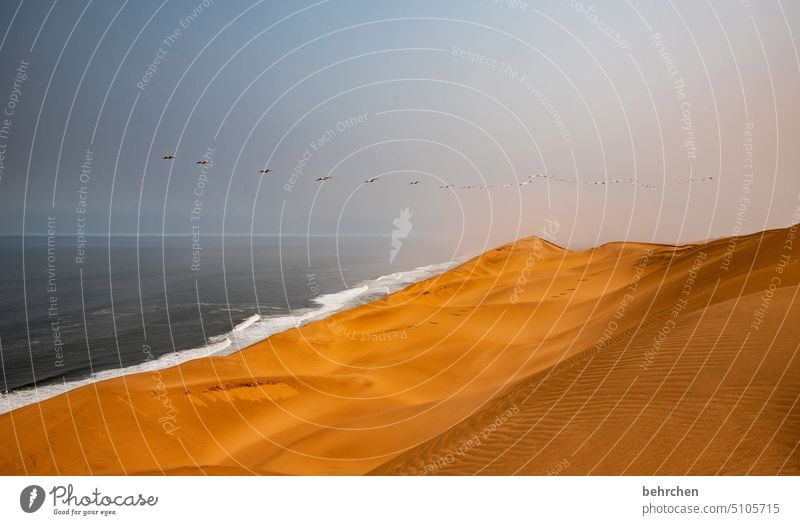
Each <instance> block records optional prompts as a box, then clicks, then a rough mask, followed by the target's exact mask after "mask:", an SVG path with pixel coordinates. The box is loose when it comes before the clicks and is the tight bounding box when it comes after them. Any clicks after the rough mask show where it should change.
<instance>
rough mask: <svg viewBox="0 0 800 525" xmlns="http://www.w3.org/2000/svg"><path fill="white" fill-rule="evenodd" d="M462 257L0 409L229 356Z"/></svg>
mask: <svg viewBox="0 0 800 525" xmlns="http://www.w3.org/2000/svg"><path fill="white" fill-rule="evenodd" d="M460 261H461V259H460V260H458V261H452V262H447V263H442V264H434V265H430V266H422V267H419V268H414V269H413V270H408V271H405V272H396V273H392V274H389V275H384V276H381V277H378V278H377V279H372V280H368V281H364V282H363V283H361V284H360V285H359V286H356V287H354V288H348V289H346V290H342V291H340V292H333V293H329V294H323V295H320V296H317V297H315V298H313V299H312V302H313V303H314V304H316V305H317V306H315V307H312V308H305V309H300V310H295V311H294V312H292V313H291V314H289V315H276V316H265V317H262V316H261V315H259V314H254V315H252V316H250V317H248V318H247V319H245V320H243V321H241V322H240V323H239V324H237V325H236V326H234V327H233V329H231V331H230V332H228V333H226V334H222V335H218V336H214V337H211V338H209V339H208V344H207V345H204V346H202V347H199V348H191V349H188V350H180V351H178V352H173V353H170V354H165V355H162V356H160V357H158V358H154V359H151V360H149V361H144V362H142V363H139V364H136V365H132V366H129V367H125V368H115V369H111V370H103V371H101V372H97V373H95V374H92V375H91V376H89V377H86V378H84V379H79V380H74V381H69V382H63V383H56V384H52V385H44V386H39V387H30V388H21V389H17V390H12V391H11V392H8V393H6V394H0V414H2V413H5V412H10V411H11V410H14V409H16V408H19V407H22V406H25V405H29V404H31V403H37V402H39V401H43V400H45V399H48V398H51V397H54V396H57V395H59V394H62V393H64V392H68V391H70V390H73V389H75V388H78V387H81V386H84V385H88V384H92V383H95V382H97V381H102V380H104V379H111V378H114V377H120V376H125V375H129V374H136V373H139V372H147V371H153V370H160V369H163V368H169V367H172V366H176V365H179V364H181V363H185V362H186V361H190V360H192V359H199V358H202V357H208V356H214V355H229V354H232V353H234V352H237V351H239V350H241V349H243V348H246V347H248V346H250V345H252V344H254V343H257V342H259V341H262V340H264V339H266V338H267V337H269V336H271V335H272V334H276V333H278V332H283V331H284V330H288V329H290V328H296V327H298V326H302V325H304V324H306V323H309V322H311V321H317V320H319V319H324V318H325V317H327V316H329V315H331V314H334V313H336V312H338V311H341V310H345V309H348V308H352V307H354V306H357V305H359V304H361V303H363V302H365V301H368V300H372V299H376V298H378V297H381V296H385V295H388V294H390V293H392V292H395V291H397V290H399V289H401V288H404V287H406V286H407V285H409V284H411V283H414V282H417V281H421V280H423V279H427V278H428V277H433V276H434V275H436V274H439V273H442V272H444V271H446V270H447V269H449V268H451V267H453V266H455V265H456V264H458V262H460Z"/></svg>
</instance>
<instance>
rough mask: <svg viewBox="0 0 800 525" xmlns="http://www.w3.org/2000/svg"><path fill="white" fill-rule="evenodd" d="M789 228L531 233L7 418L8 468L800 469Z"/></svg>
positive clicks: (2, 441)
mask: <svg viewBox="0 0 800 525" xmlns="http://www.w3.org/2000/svg"><path fill="white" fill-rule="evenodd" d="M796 229H797V226H796V225H795V226H792V227H790V228H785V229H780V230H771V231H768V232H763V233H760V234H753V235H749V236H741V237H738V238H737V242H736V245H735V247H734V248H733V252H732V253H731V252H730V245H729V242H728V241H729V239H727V238H724V239H718V240H713V241H709V242H706V243H702V244H691V245H683V246H664V245H653V244H645V243H608V244H604V245H603V246H600V247H597V248H594V249H590V250H586V251H570V250H566V249H563V248H560V247H558V246H556V245H554V244H552V243H550V242H548V241H546V240H543V239H540V238H537V237H531V238H528V239H523V240H520V241H517V242H515V243H512V244H507V245H504V246H501V247H499V248H495V249H492V250H489V251H487V252H485V253H483V254H481V255H479V256H477V257H475V258H472V259H470V260H468V261H466V262H463V263H462V264H459V265H458V266H456V267H454V268H451V269H449V270H448V271H446V272H444V273H441V274H438V275H436V276H435V277H431V278H428V279H424V280H420V281H418V282H415V283H414V284H411V285H409V286H407V287H405V288H403V289H402V290H399V291H397V292H395V293H392V294H390V295H387V296H385V297H382V298H380V299H377V300H374V301H372V302H370V303H367V304H363V305H361V306H357V307H355V308H350V309H345V310H341V311H337V312H335V313H332V314H331V315H330V316H328V317H326V318H325V319H321V320H315V321H311V322H308V323H307V324H305V325H303V326H302V327H299V328H292V329H289V330H286V331H283V332H279V333H276V334H273V335H272V336H270V337H269V338H267V339H265V340H263V341H261V342H259V343H256V344H254V345H251V346H248V347H247V348H244V349H242V350H241V351H238V352H235V353H232V354H230V355H225V356H216V357H210V358H207V359H195V360H191V361H187V362H185V363H183V364H180V365H178V366H174V367H171V368H167V369H163V370H160V371H159V372H158V373H157V374H132V375H129V376H123V377H118V378H114V379H109V380H106V381H102V382H98V383H95V384H94V385H93V386H92V387H86V388H80V389H76V390H73V391H70V392H69V393H67V394H65V395H60V396H56V397H54V398H50V399H48V400H46V401H43V402H40V403H37V404H36V405H28V406H25V407H22V408H20V409H17V410H14V411H12V412H10V413H7V414H2V415H0V474H22V473H25V474H98V475H103V474H134V473H135V474H158V473H169V472H173V473H174V472H180V473H182V474H198V475H200V474H229V475H231V474H305V475H309V474H314V475H316V474H325V475H337V474H346V475H362V474H383V475H385V474H412V475H436V474H509V473H520V474H547V473H552V472H558V473H561V472H562V471H563V472H566V473H568V474H572V475H577V474H629V475H648V474H650V475H652V474H656V473H657V474H664V475H682V474H687V473H691V474H709V473H718V474H719V473H722V474H742V473H755V474H774V473H789V474H793V473H794V474H796V473H800V457H798V456H797V454H796V452H797V451H796V449H795V448H793V445H794V443H795V442H796V441H792V440H793V437H792V436H794V438H796V430H797V428H796V425H795V424H794V423H792V424H784V422H786V421H796V418H797V416H798V415H800V414H798V411H797V408H796V407H797V400H798V399H800V383H798V382H797V381H796V380H794V378H797V377H800V356H798V355H797V353H796V352H794V349H795V346H796V341H797V340H800V323H797V322H793V321H794V320H796V319H800V302H798V301H797V300H796V299H797V297H798V295H799V294H800V245H795V244H794V242H793V241H794V238H795V233H796ZM725 261H727V262H726V266H725V269H724V270H723V266H722V264H723V262H725ZM776 265H779V266H777V267H779V268H780V283H779V285H775V284H774V275H775V274H776V272H777V270H776V268H777V267H776ZM771 287H772V288H775V290H771ZM765 291H769V292H770V295H769V303H768V305H767V306H768V308H767V309H766V310H765V311H763V312H762V310H764V308H763V305H764V294H765ZM759 308H761V310H759ZM754 312H757V313H758V315H759V325H758V328H757V329H753V328H752V320H753V316H754ZM762 313H763V315H762ZM787 320H788V321H789V322H786V321H787ZM395 334H398V336H397V337H395ZM598 337H601V339H598ZM765 349H767V350H768V351H765ZM709 405H711V406H713V410H706V409H705V407H706V406H709ZM756 422H758V424H755V423H756ZM739 428H746V429H748V431H747V432H746V433H745V434H742V433H741V432H736V431H734V430H735V429H739ZM87 443H91V447H89V448H87V447H86V444H87ZM787 443H788V445H787ZM18 444H21V445H18ZM18 446H19V447H20V448H17V447H18ZM442 458H444V459H442Z"/></svg>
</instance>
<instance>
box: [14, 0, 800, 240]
mask: <svg viewBox="0 0 800 525" xmlns="http://www.w3.org/2000/svg"><path fill="white" fill-rule="evenodd" d="M0 24H1V25H0V36H2V38H3V40H2V48H0V69H1V71H0V104H2V106H3V108H4V110H5V111H10V112H11V113H12V115H8V113H5V115H3V118H5V119H7V120H6V121H5V122H3V125H4V130H3V132H2V133H0V154H2V155H3V159H2V166H0V167H2V170H0V176H2V180H0V221H2V227H1V228H0V231H2V232H6V233H20V232H22V231H23V228H24V231H25V232H42V231H45V230H46V229H47V217H51V216H52V217H55V218H56V220H55V225H56V230H57V232H58V233H59V234H63V235H76V234H77V232H78V231H79V228H82V227H84V226H85V228H86V229H87V231H89V232H92V233H105V232H107V231H109V230H110V231H112V232H125V233H135V232H137V231H139V232H149V233H153V232H155V233H160V232H162V231H163V232H168V233H191V232H192V227H195V232H200V233H201V234H209V233H219V232H225V233H244V234H249V233H250V232H251V231H252V232H254V233H257V234H265V233H277V232H279V231H282V232H290V233H297V234H305V233H306V232H307V231H310V232H311V233H340V234H361V233H369V234H382V235H388V234H390V233H391V231H392V229H393V228H394V226H393V220H394V219H395V218H396V217H398V216H399V215H400V210H401V209H403V208H405V207H408V208H409V210H410V211H411V213H412V215H411V219H410V221H411V223H412V224H413V228H412V230H411V237H410V238H413V236H422V235H432V236H439V237H441V238H442V239H443V241H442V242H445V243H452V244H455V243H459V242H461V243H462V246H466V247H480V246H482V245H484V244H486V243H488V244H498V243H500V242H503V241H507V240H511V239H514V238H517V237H522V236H527V235H531V234H536V233H538V232H539V231H540V229H541V228H542V227H543V226H544V225H546V224H548V223H547V222H546V221H548V220H549V221H557V222H558V224H559V228H558V233H557V241H558V242H559V244H567V245H570V246H574V247H584V246H588V245H593V244H598V243H602V242H606V241H611V240H622V239H632V240H643V241H650V240H655V241H659V242H679V241H692V240H698V239H705V238H708V237H718V236H723V235H731V234H733V233H735V232H736V231H739V230H741V231H742V232H753V231H758V230H763V229H766V228H772V227H781V226H786V225H789V224H790V223H792V222H793V212H794V210H795V208H796V206H798V204H800V175H798V165H800V61H799V60H798V51H797V49H796V48H795V45H794V44H795V43H796V42H800V4H798V3H797V2H787V1H777V0H775V1H758V0H750V1H746V0H745V1H741V2H740V1H727V0H726V1H721V0H715V1H700V0H685V1H663V2H661V1H658V2H657V1H630V2H623V1H615V2H600V1H596V2H590V1H587V2H583V3H578V2H571V1H569V0H559V1H546V2H536V1H533V0H529V1H528V2H519V1H516V0H506V1H500V0H498V1H493V0H488V1H487V0H471V1H455V0H453V1H435V2H431V1H428V0H424V1H403V2H379V1H375V0H367V1H350V0H330V1H320V2H316V3H314V2H305V1H291V2H276V1H253V0H245V1H228V0H226V1H224V2H223V1H221V0H216V1H213V2H208V1H207V2H205V3H203V2H199V1H197V0H190V1H166V2H162V1H142V0H136V1H128V2H124V1H109V0H104V1H94V2H83V1H78V0H61V1H57V2H55V3H54V4H51V3H48V2H37V1H24V0H23V1H22V2H18V1H15V0H8V1H3V2H0ZM89 152H90V153H89ZM168 153H172V154H174V155H175V156H176V157H177V158H176V159H175V160H174V161H165V160H162V159H161V157H162V156H164V155H165V154H168ZM87 155H89V157H90V158H91V162H90V163H87V159H86V157H87ZM204 155H206V158H209V159H211V160H212V162H213V163H212V164H211V165H210V166H208V167H206V168H205V169H203V170H201V166H199V165H197V164H195V162H196V161H198V160H200V159H201V158H203V156H204ZM265 166H268V167H269V168H271V169H272V170H274V171H273V172H272V173H270V174H269V175H267V176H266V177H262V176H261V175H259V174H258V173H257V172H258V170H259V169H261V168H263V167H265ZM536 173H547V174H549V175H552V176H554V177H559V178H562V179H567V180H578V181H581V184H572V183H565V182H558V181H549V182H548V180H546V179H534V181H533V182H532V183H530V184H528V185H525V186H523V187H519V186H515V187H512V188H496V187H495V188H492V189H488V190H481V189H471V190H465V189H462V186H464V185H477V186H480V185H489V184H491V185H494V186H501V185H503V184H509V183H514V184H517V183H519V182H522V181H525V180H527V177H528V175H532V174H536ZM328 175H330V176H332V177H333V179H332V180H331V181H329V182H326V183H324V184H320V183H319V182H316V180H315V179H317V178H318V177H321V176H328ZM376 176H381V177H382V180H380V181H379V182H377V183H374V184H367V185H362V184H361V182H362V181H364V180H365V179H366V178H369V177H376ZM704 177H713V180H710V181H705V182H694V183H691V184H688V183H687V184H677V183H678V182H681V181H686V180H688V179H690V178H695V179H702V178H704ZM204 178H205V179H207V182H205V181H204V180H203V179H204ZM613 179H636V180H637V181H639V182H640V183H641V184H643V185H652V186H656V187H657V189H656V190H655V191H654V190H650V189H647V188H644V187H642V186H635V185H631V184H607V185H592V184H586V183H588V182H593V181H602V180H613ZM412 180H420V181H421V183H420V184H418V185H409V184H408V183H409V182H411V181H412ZM444 184H454V185H455V187H454V188H452V189H447V190H444V189H439V186H441V185H444ZM82 188H83V189H82ZM193 210H194V212H195V215H194V220H193V218H192V211H193ZM795 221H796V219H795Z"/></svg>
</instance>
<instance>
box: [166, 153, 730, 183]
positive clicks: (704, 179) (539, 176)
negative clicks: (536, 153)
mask: <svg viewBox="0 0 800 525" xmlns="http://www.w3.org/2000/svg"><path fill="white" fill-rule="evenodd" d="M162 158H163V159H164V160H175V156H174V155H164V156H163V157H162ZM196 164H200V165H202V166H206V165H208V164H210V162H209V161H208V160H206V159H203V160H198V161H197V162H196ZM270 172H272V170H271V169H266V168H262V169H260V170H258V173H260V174H261V175H266V174H268V173H270ZM527 178H528V180H525V181H523V182H519V183H508V184H503V185H500V186H494V185H492V184H486V185H483V186H477V185H471V184H468V185H465V186H462V188H463V189H465V190H474V189H478V190H486V189H490V188H511V187H515V186H516V187H521V186H526V185H528V184H530V183H531V182H533V179H548V180H552V181H556V182H563V183H565V184H578V185H582V186H606V185H609V184H630V185H633V186H638V187H640V188H644V189H646V190H652V191H655V190H658V189H659V187H658V186H655V185H653V184H644V183H641V182H639V181H637V180H635V179H630V178H626V179H613V180H595V181H582V180H577V179H564V178H561V177H556V176H555V175H543V174H541V173H537V174H536V175H528V177H527ZM331 179H333V177H332V176H330V175H327V176H325V177H319V178H317V182H325V181H328V180H331ZM379 180H380V177H370V178H369V179H367V180H365V181H364V182H363V183H362V184H372V183H374V182H378V181H379ZM710 180H714V177H700V178H696V177H692V178H688V179H684V180H679V181H675V182H672V183H670V184H666V185H664V186H662V188H667V187H670V186H679V185H682V184H690V183H692V182H708V181H710ZM420 183H421V181H419V180H412V181H411V182H409V183H408V185H409V186H414V185H417V184H420ZM455 187H456V185H455V184H445V185H443V186H439V188H440V189H442V190H446V189H449V188H455Z"/></svg>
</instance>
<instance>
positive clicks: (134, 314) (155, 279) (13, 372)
mask: <svg viewBox="0 0 800 525" xmlns="http://www.w3.org/2000/svg"><path fill="white" fill-rule="evenodd" d="M87 241H88V242H87V243H86V246H85V247H83V246H78V245H76V241H75V237H73V236H69V237H67V236H64V237H61V236H53V237H47V236H26V237H21V236H4V237H0V253H1V254H2V259H0V368H2V375H1V376H0V413H3V412H8V411H10V410H13V409H14V408H18V407H20V406H23V405H26V404H29V403H33V402H36V401H39V400H42V399H46V398H48V397H52V396H54V395H57V394H59V393H62V392H64V391H67V390H70V389H72V388H75V387H78V386H81V385H83V384H87V383H90V382H93V381H97V380H100V379H105V378H110V377H116V376H120V375H124V374H128V373H134V372H140V371H144V370H152V369H158V368H165V367H168V366H172V365H175V364H178V363H181V362H184V361H188V360H190V359H195V358H198V357H204V356H209V355H224V354H229V353H232V352H235V351H237V350H239V349H241V348H244V347H246V346H248V345H250V344H252V343H255V342H257V341H260V340H262V339H264V338H266V337H268V336H269V335H271V334H274V333H277V332H280V331H283V330H286V329H288V328H292V327H295V326H298V325H302V324H304V323H307V322H309V321H312V320H316V319H320V318H323V317H325V316H327V315H330V314H332V313H334V312H336V311H339V310H342V309H346V308H351V307H353V306H356V305H358V304H362V303H364V302H368V301H371V300H374V299H376V298H378V297H381V296H384V295H387V294H389V293H391V292H394V291H396V290H398V289H400V288H403V287H405V286H407V285H408V284H410V283H412V282H416V281H419V280H422V279H425V278H427V277H430V276H433V275H436V274H438V273H441V272H442V271H445V270H446V269H448V268H449V267H450V266H452V265H454V264H455V261H456V260H462V259H463V257H458V256H457V255H456V254H453V253H446V251H444V250H443V249H442V246H441V244H440V243H436V242H435V241H434V240H425V239H417V240H415V241H414V243H408V246H407V247H402V246H401V248H404V249H400V250H396V251H395V255H396V256H394V257H392V256H390V253H391V248H392V245H391V239H390V238H389V237H367V236H352V237H346V236H339V237H333V236H330V237H324V236H318V237H313V236H312V237H306V236H282V237H266V236H265V237H249V236H245V237H231V236H225V237H222V236H204V237H202V238H199V239H193V238H192V237H191V236H164V237H161V236H140V237H135V236H118V237H89V238H88V239H87ZM84 250H85V251H84Z"/></svg>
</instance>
